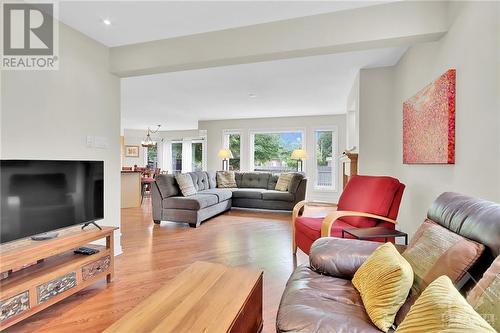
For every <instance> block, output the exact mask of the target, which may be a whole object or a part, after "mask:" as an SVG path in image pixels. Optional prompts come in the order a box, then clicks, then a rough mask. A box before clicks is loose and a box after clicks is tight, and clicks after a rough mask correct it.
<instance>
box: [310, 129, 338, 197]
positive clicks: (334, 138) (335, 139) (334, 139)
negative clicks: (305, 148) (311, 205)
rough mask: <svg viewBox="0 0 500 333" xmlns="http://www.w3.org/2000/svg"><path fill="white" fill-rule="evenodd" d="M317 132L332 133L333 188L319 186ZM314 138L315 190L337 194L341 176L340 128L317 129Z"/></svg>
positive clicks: (314, 131) (314, 130)
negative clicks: (339, 155) (339, 156)
mask: <svg viewBox="0 0 500 333" xmlns="http://www.w3.org/2000/svg"><path fill="white" fill-rule="evenodd" d="M317 132H332V185H331V186H321V185H318V180H319V176H318V154H317V146H318V137H317ZM313 136H314V149H313V169H314V170H313V175H314V186H313V187H314V190H315V191H324V192H337V191H338V188H337V183H338V175H339V159H338V156H337V153H338V128H337V126H328V127H316V128H314V129H313Z"/></svg>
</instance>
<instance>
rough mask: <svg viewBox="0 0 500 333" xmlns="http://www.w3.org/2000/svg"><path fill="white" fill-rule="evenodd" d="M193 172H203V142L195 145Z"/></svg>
mask: <svg viewBox="0 0 500 333" xmlns="http://www.w3.org/2000/svg"><path fill="white" fill-rule="evenodd" d="M192 152H193V170H194V171H201V170H202V169H203V144H202V143H201V142H196V143H193V149H192Z"/></svg>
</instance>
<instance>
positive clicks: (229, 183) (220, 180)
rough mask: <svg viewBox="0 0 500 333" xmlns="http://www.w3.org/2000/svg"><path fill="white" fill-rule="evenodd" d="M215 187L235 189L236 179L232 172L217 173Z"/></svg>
mask: <svg viewBox="0 0 500 333" xmlns="http://www.w3.org/2000/svg"><path fill="white" fill-rule="evenodd" d="M217 187H219V188H235V187H236V179H235V174H234V171H217Z"/></svg>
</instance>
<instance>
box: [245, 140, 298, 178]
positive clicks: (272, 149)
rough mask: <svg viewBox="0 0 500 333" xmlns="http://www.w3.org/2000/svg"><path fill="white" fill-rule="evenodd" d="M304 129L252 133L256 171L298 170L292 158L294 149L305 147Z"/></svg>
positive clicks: (252, 154)
mask: <svg viewBox="0 0 500 333" xmlns="http://www.w3.org/2000/svg"><path fill="white" fill-rule="evenodd" d="M303 138H304V134H303V131H276V132H274V131H273V132H271V131H270V132H253V133H251V160H252V162H253V170H254V171H268V172H289V171H296V170H297V161H295V160H292V159H291V154H292V151H293V150H294V149H302V148H303Z"/></svg>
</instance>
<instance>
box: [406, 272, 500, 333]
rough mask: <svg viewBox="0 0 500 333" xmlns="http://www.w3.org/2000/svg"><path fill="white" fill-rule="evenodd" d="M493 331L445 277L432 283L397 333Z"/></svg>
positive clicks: (483, 332)
mask: <svg viewBox="0 0 500 333" xmlns="http://www.w3.org/2000/svg"><path fill="white" fill-rule="evenodd" d="M428 332H453V333H469V332H482V333H487V332H491V333H494V332H496V331H495V330H494V329H493V328H492V327H491V326H490V325H489V324H488V323H487V322H486V321H485V320H484V319H483V318H481V316H480V315H479V314H478V313H477V312H475V311H474V309H473V308H472V307H471V306H470V304H468V303H467V301H466V300H465V299H464V298H463V296H462V295H460V293H459V292H458V290H457V289H456V288H455V286H454V285H453V283H452V282H451V280H450V279H449V278H448V277H447V276H446V275H443V276H440V277H439V278H437V279H436V280H434V281H433V282H432V283H431V284H430V285H429V286H428V287H427V288H426V289H425V290H424V292H423V293H422V295H420V297H419V298H418V299H417V301H416V302H415V304H414V305H413V306H412V307H411V310H410V312H409V313H408V316H407V317H406V318H405V320H404V321H403V322H402V323H401V325H400V326H399V327H398V328H397V330H396V333H428Z"/></svg>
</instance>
